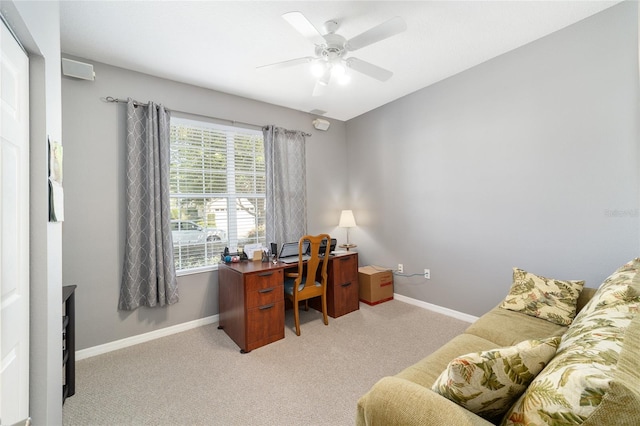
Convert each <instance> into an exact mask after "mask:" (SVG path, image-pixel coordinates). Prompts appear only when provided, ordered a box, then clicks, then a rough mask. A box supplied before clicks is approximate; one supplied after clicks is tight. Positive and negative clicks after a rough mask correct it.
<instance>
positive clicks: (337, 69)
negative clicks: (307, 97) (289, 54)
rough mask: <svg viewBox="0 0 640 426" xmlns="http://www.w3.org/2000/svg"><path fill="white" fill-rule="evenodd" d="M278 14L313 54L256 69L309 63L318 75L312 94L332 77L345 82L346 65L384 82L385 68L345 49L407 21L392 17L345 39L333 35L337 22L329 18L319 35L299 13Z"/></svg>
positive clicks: (395, 29) (398, 30)
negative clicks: (309, 47)
mask: <svg viewBox="0 0 640 426" xmlns="http://www.w3.org/2000/svg"><path fill="white" fill-rule="evenodd" d="M282 17H283V18H284V20H285V21H287V22H288V23H289V24H290V25H291V26H292V27H293V28H294V29H296V30H297V31H298V32H299V33H300V34H302V36H304V37H305V38H307V39H308V40H309V41H311V42H312V43H313V44H314V45H315V56H305V57H302V58H296V59H290V60H287V61H283V62H277V63H275V64H269V65H263V66H260V67H258V68H266V67H278V68H284V67H290V66H294V65H299V64H305V63H310V64H311V72H312V73H313V75H314V76H316V77H317V78H318V80H317V81H316V85H315V88H314V90H313V96H320V95H322V94H323V93H324V92H325V90H326V87H327V86H328V85H329V81H331V79H332V78H334V79H336V80H338V81H339V82H342V83H346V82H347V81H348V79H349V78H350V77H349V75H348V73H347V72H346V70H347V69H348V68H350V69H353V70H355V71H358V72H360V73H362V74H365V75H367V76H369V77H372V78H375V79H376V80H380V81H386V80H388V79H389V78H391V76H392V75H393V73H392V72H391V71H389V70H386V69H384V68H381V67H379V66H377V65H374V64H372V63H369V62H366V61H363V60H361V59H358V58H354V57H346V56H347V54H348V53H349V52H353V51H355V50H358V49H361V48H363V47H365V46H369V45H371V44H373V43H376V42H378V41H381V40H384V39H386V38H389V37H391V36H393V35H396V34H399V33H401V32H403V31H404V30H406V29H407V24H406V23H405V22H404V20H403V19H402V18H401V17H399V16H396V17H394V18H391V19H389V20H388V21H385V22H383V23H382V24H379V25H376V26H375V27H373V28H370V29H369V30H367V31H365V32H363V33H362V34H359V35H357V36H355V37H353V38H351V39H349V40H347V39H346V38H344V37H343V36H341V35H340V34H336V30H337V29H338V22H337V21H334V20H331V21H327V22H325V24H324V31H325V34H324V35H323V34H321V33H320V31H318V30H317V29H316V27H314V26H313V24H312V23H311V22H309V20H308V19H307V18H306V17H305V16H304V15H303V14H302V12H288V13H285V14H283V15H282Z"/></svg>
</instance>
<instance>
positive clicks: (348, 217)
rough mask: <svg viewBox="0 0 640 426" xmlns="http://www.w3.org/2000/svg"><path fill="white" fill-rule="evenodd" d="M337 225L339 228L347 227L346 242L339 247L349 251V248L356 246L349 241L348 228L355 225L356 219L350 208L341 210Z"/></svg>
mask: <svg viewBox="0 0 640 426" xmlns="http://www.w3.org/2000/svg"><path fill="white" fill-rule="evenodd" d="M338 226H339V227H340V228H347V244H342V245H340V247H341V248H344V249H347V251H349V249H350V248H354V247H358V246H357V245H355V244H351V243H349V228H353V227H355V226H356V219H355V218H354V217H353V212H352V211H351V210H342V213H340V222H339V223H338Z"/></svg>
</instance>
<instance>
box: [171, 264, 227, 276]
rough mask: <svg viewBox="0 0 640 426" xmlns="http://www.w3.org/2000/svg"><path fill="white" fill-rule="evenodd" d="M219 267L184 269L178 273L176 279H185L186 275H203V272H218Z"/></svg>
mask: <svg viewBox="0 0 640 426" xmlns="http://www.w3.org/2000/svg"><path fill="white" fill-rule="evenodd" d="M217 270H218V265H217V264H216V265H210V266H202V267H200V268H193V269H184V270H181V271H176V277H183V276H185V275H193V274H202V273H203V272H212V271H217Z"/></svg>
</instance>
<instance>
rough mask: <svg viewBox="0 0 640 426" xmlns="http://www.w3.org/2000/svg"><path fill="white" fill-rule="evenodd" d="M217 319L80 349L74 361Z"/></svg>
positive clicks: (212, 318) (215, 316) (175, 326)
mask: <svg viewBox="0 0 640 426" xmlns="http://www.w3.org/2000/svg"><path fill="white" fill-rule="evenodd" d="M219 319H220V316H219V315H212V316H210V317H206V318H200V319H197V320H193V321H189V322H185V323H182V324H178V325H174V326H171V327H166V328H161V329H159V330H154V331H150V332H149V333H144V334H138V335H137V336H131V337H127V338H126V339H122V340H116V341H115V342H109V343H105V344H104V345H98V346H93V347H91V348H87V349H82V350H79V351H76V361H79V360H81V359H85V358H90V357H92V356H96V355H102V354H106V353H107V352H111V351H115V350H118V349H123V348H127V347H129V346H133V345H137V344H138V343H144V342H148V341H150V340H154V339H159V338H160V337H165V336H170V335H172V334H176V333H180V332H182V331H187V330H191V329H192V328H197V327H201V326H203V325H208V324H213V323H214V322H218V321H219Z"/></svg>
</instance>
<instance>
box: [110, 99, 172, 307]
mask: <svg viewBox="0 0 640 426" xmlns="http://www.w3.org/2000/svg"><path fill="white" fill-rule="evenodd" d="M169 117H170V114H169V111H167V110H165V108H164V107H163V106H162V105H156V104H154V103H153V102H149V104H148V105H136V104H135V102H134V101H133V100H132V99H129V100H128V102H127V165H126V173H127V176H126V181H127V196H126V206H127V234H126V245H125V253H124V268H123V273H122V284H121V287H120V303H119V305H118V308H119V309H121V310H133V309H136V308H138V307H140V306H149V307H153V306H164V305H166V304H172V303H176V302H177V301H178V286H177V281H176V272H175V265H174V263H173V241H172V237H171V227H170V221H171V209H170V205H169V157H170V152H169V145H170V142H169V141H170V139H169V130H170V128H169Z"/></svg>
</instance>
